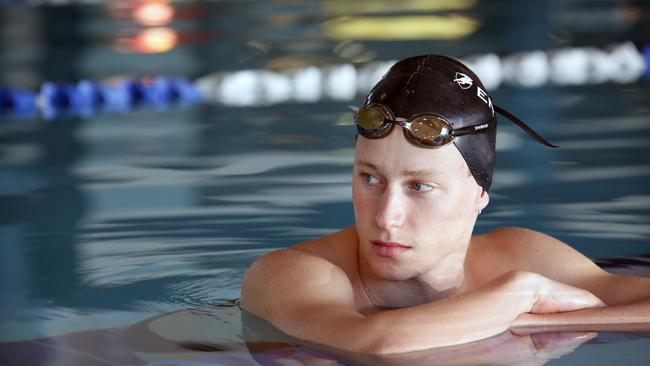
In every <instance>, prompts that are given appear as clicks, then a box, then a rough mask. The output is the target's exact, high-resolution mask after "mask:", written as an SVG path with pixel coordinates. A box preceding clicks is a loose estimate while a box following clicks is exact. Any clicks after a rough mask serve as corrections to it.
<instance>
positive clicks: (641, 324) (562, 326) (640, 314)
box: [511, 299, 650, 333]
mask: <svg viewBox="0 0 650 366" xmlns="http://www.w3.org/2000/svg"><path fill="white" fill-rule="evenodd" d="M511 329H513V330H515V331H517V332H527V333H528V332H540V331H576V330H581V331H632V330H649V329H650V299H645V300H642V301H639V302H636V303H632V304H626V305H616V306H607V307H600V308H591V309H584V310H577V311H569V312H561V313H552V314H522V315H521V316H519V317H518V318H517V319H516V320H515V321H514V323H513V324H512V327H511Z"/></svg>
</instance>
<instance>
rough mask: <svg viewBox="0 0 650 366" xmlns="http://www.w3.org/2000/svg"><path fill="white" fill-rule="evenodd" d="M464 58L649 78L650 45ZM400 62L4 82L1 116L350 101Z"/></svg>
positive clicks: (491, 65)
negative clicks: (31, 85) (23, 85)
mask: <svg viewBox="0 0 650 366" xmlns="http://www.w3.org/2000/svg"><path fill="white" fill-rule="evenodd" d="M461 61H463V62H464V63H465V64H467V65H468V66H469V67H470V68H472V69H473V70H474V71H475V72H476V74H477V75H479V77H481V79H482V80H483V84H484V85H485V86H486V88H487V89H488V90H495V89H497V88H498V87H499V86H500V85H501V84H504V83H505V84H509V85H513V86H516V87H520V88H534V87H540V86H543V85H546V84H549V83H550V84H556V85H585V84H598V83H605V82H616V83H632V82H635V81H637V80H639V79H640V78H641V77H643V78H645V79H650V68H649V67H648V65H650V44H646V45H644V46H641V47H637V46H635V45H634V44H633V43H632V42H624V43H621V44H616V45H611V46H608V47H606V48H604V49H598V48H594V47H581V48H562V49H556V50H549V51H530V52H519V53H516V54H511V55H507V56H503V57H499V56H497V55H496V54H485V55H475V56H469V57H465V58H462V59H461ZM394 62H395V61H392V60H389V61H372V62H368V63H365V64H363V65H352V64H339V65H327V66H323V67H316V66H309V67H304V68H295V69H290V70H285V71H282V72H275V71H269V70H240V71H234V72H217V73H213V74H209V75H205V76H203V77H200V78H198V79H196V80H194V81H190V80H188V79H185V78H182V77H168V76H152V77H143V78H138V79H132V78H115V79H113V80H106V81H93V80H81V81H79V82H77V83H76V84H72V83H63V82H50V81H48V82H44V83H43V84H42V85H41V88H40V90H39V91H38V92H34V91H29V90H25V89H18V88H3V87H0V120H6V119H9V120H12V119H25V118H35V117H38V116H40V117H41V118H42V119H44V120H52V119H56V118H59V117H79V118H87V117H91V116H93V115H95V114H113V113H128V112H130V111H133V110H134V109H140V108H150V109H154V110H166V109H169V108H173V107H175V106H180V105H192V104H196V103H199V102H206V103H214V104H220V105H228V106H239V107H255V106H261V105H272V104H277V103H285V102H298V103H309V102H317V101H320V100H323V99H329V100H337V101H352V100H353V99H354V98H355V97H356V96H357V95H359V94H365V93H366V92H368V91H369V90H370V88H371V87H372V85H374V84H375V83H376V82H377V81H378V80H379V79H380V78H381V77H382V76H383V74H384V73H385V72H386V71H387V70H388V68H390V66H392V64H393V63H394ZM7 117H8V118H7Z"/></svg>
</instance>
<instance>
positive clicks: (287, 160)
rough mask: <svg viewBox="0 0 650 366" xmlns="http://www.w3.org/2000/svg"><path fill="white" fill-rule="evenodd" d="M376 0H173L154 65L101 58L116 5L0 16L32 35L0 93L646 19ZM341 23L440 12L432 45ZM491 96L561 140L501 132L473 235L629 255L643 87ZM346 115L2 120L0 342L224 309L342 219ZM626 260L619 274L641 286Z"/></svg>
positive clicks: (637, 29) (647, 188)
mask: <svg viewBox="0 0 650 366" xmlns="http://www.w3.org/2000/svg"><path fill="white" fill-rule="evenodd" d="M373 3H375V4H379V5H375V6H376V7H377V8H370V7H368V8H363V7H361V8H356V7H352V8H350V7H349V6H348V5H346V4H347V3H345V2H342V1H323V2H318V3H308V4H305V3H300V2H248V3H247V5H246V6H242V5H241V4H239V3H238V2H228V1H224V2H185V3H179V4H178V5H177V10H176V15H175V16H176V19H175V20H174V22H173V23H172V26H173V27H172V29H174V30H177V31H178V44H177V45H176V46H175V48H173V49H171V50H169V51H168V52H164V53H157V54H144V53H139V52H136V51H137V50H130V51H129V52H126V53H124V52H125V51H119V50H118V49H117V48H116V44H117V43H116V42H117V41H118V40H120V39H121V40H122V41H120V42H122V43H120V44H123V43H124V42H123V39H129V37H137V32H136V30H139V29H140V28H138V27H140V26H139V25H137V24H135V25H134V24H132V23H133V22H132V21H131V20H129V19H125V18H124V15H123V14H122V13H120V12H121V11H123V10H120V9H117V10H116V9H114V8H110V7H102V6H97V5H83V6H82V5H77V6H72V5H70V6H59V7H45V6H38V7H25V6H9V5H3V6H1V7H0V11H1V12H2V16H3V24H5V26H4V28H3V31H2V32H3V34H9V33H10V32H9V29H14V27H15V26H16V24H17V23H16V22H17V20H16V19H20V22H22V23H23V24H25V23H29V24H28V25H29V26H25V27H23V28H21V29H23V30H22V32H23V33H29V32H32V35H29V34H27V35H26V36H25V35H23V36H24V37H36V39H37V42H25V44H26V46H25V47H24V48H21V49H20V50H21V51H20V52H19V51H18V50H17V51H15V52H13V51H11V48H10V47H9V46H7V45H8V44H9V43H6V42H3V43H2V46H0V47H1V48H2V55H3V57H2V65H3V66H2V68H1V69H2V72H1V74H2V81H3V84H10V85H16V86H23V87H33V86H34V85H33V84H34V82H39V81H44V80H78V79H81V78H91V79H100V78H104V77H107V76H111V75H118V74H130V75H140V74H142V73H145V72H150V73H156V74H176V75H184V76H187V77H192V78H196V77H199V76H202V75H205V74H208V73H210V72H213V71H237V70H242V69H264V68H278V67H282V66H283V65H297V66H305V65H317V66H319V67H326V66H327V65H330V64H341V63H349V62H353V61H355V62H362V61H364V58H365V60H366V61H367V60H390V59H397V58H401V57H404V56H407V55H412V54H418V53H424V52H440V53H447V54H450V55H453V56H458V57H464V56H468V55H473V54H485V53H488V52H496V53H497V54H503V55H506V54H512V53H514V52H518V51H529V50H537V49H539V50H546V49H556V48H560V47H565V46H596V47H605V46H606V45H607V44H609V43H611V42H622V41H626V40H632V41H640V40H644V39H642V38H641V37H642V36H643V35H644V34H648V32H647V31H648V26H649V23H648V21H647V19H645V20H644V19H643V18H642V17H641V18H635V17H634V14H637V15H638V12H641V13H643V12H644V11H645V12H646V13H647V11H648V8H647V5H645V6H642V5H640V4H636V3H624V4H619V3H603V2H594V4H592V5H593V6H591V7H589V8H588V9H589V10H586V9H587V8H583V7H578V6H577V5H575V4H576V3H573V2H562V1H554V2H549V3H547V4H546V5H539V4H538V5H529V4H525V5H524V4H519V3H518V2H515V1H508V2H501V3H499V4H498V5H494V4H492V3H490V4H488V3H487V2H478V1H465V2H463V1H461V2H455V3H453V4H451V5H448V6H447V7H446V8H443V9H433V8H431V6H433V5H431V4H433V3H429V2H422V1H407V2H404V5H403V7H404V8H400V9H395V8H392V9H391V8H390V7H388V5H390V4H392V3H382V2H373ZM443 3H444V2H441V3H439V4H443ZM360 4H362V5H363V4H365V6H370V3H364V2H361V3H360ZM387 4H388V5H387ZM435 4H438V3H435ZM572 4H573V5H572ZM580 4H582V3H580ZM364 9H365V10H364ZM635 11H636V12H637V13H635ZM16 14H18V15H20V17H18V16H17V15H16ZM345 14H348V15H350V14H351V15H355V16H359V17H360V16H362V15H373V14H374V15H375V16H378V15H382V16H387V17H397V16H398V15H426V16H442V17H443V18H445V17H446V19H447V20H449V19H451V22H450V23H449V25H448V27H452V28H453V29H455V30H456V31H455V32H457V38H456V39H451V40H450V39H442V38H440V37H438V38H436V36H435V35H436V34H439V33H436V30H435V29H433V30H430V29H429V30H426V29H425V30H426V31H427V32H429V33H426V32H425V33H424V36H421V37H423V38H419V39H415V40H414V39H413V38H416V36H417V35H413V34H411V35H410V37H411V39H410V40H403V39H391V40H385V39H384V40H381V39H369V40H366V39H362V38H363V37H362V36H359V35H356V36H355V35H353V34H350V33H341V32H344V30H345V29H347V28H345V27H343V26H340V27H337V26H336V25H337V24H339V25H341V24H343V25H345V23H344V20H345V19H343V20H341V18H340V17H341V16H342V15H345ZM539 14H546V16H539ZM456 15H462V16H464V17H466V18H461V19H458V18H454V16H456ZM12 19H13V20H12ZM436 19H438V18H431V19H429V20H430V21H436ZM438 20H440V19H438ZM326 21H335V22H334V23H332V22H326ZM387 21H388V20H384V22H387ZM336 22H339V23H336ZM341 22H343V23H341ZM398 24H399V23H398ZM452 28H449V29H452ZM391 29H392V28H391ZM46 30H47V31H46ZM337 32H338V33H337ZM423 32H424V31H423ZM450 32H451V31H448V32H446V33H445V32H443V33H444V34H450ZM463 32H465V33H463ZM454 34H456V33H454ZM383 36H384V37H388V36H387V35H386V34H384V35H383ZM6 37H9V36H6ZM21 37H22V36H21ZM345 37H348V38H345ZM354 37H361V38H359V39H357V38H354ZM365 37H368V36H367V35H366V36H365ZM14 42H16V41H14ZM136 43H137V42H136ZM136 43H133V44H136ZM15 44H22V43H14V45H15ZM30 80H31V81H30ZM30 83H31V84H30ZM493 96H494V99H495V100H496V101H497V103H498V104H500V105H502V106H504V107H507V108H509V109H510V110H511V111H512V112H513V113H514V114H516V115H518V116H520V117H521V118H522V119H524V120H525V121H526V122H527V123H529V124H530V125H531V126H532V127H533V128H534V129H536V130H537V131H539V132H540V133H541V134H542V135H544V136H547V137H548V138H549V139H550V140H551V141H553V142H555V143H557V144H558V145H560V146H561V148H560V149H558V150H551V149H545V148H542V147H540V146H538V145H537V144H536V143H535V142H534V141H532V140H530V139H528V138H527V136H526V135H525V134H523V133H522V132H521V131H520V130H518V128H517V127H515V126H514V125H511V124H509V123H507V122H501V123H500V126H499V134H498V137H497V140H498V143H497V150H498V162H497V167H496V172H495V181H494V184H493V188H492V193H491V198H492V200H491V203H490V206H488V208H487V210H485V211H484V213H483V214H482V215H481V217H480V219H479V220H478V225H477V231H486V230H490V229H492V228H495V227H498V226H504V225H517V226H524V227H530V228H534V229H537V230H540V231H543V232H547V233H549V234H551V235H554V236H556V237H558V238H559V239H561V240H563V241H565V242H567V243H570V244H571V245H573V246H574V247H575V248H577V249H579V250H580V251H582V252H584V253H585V254H587V255H588V256H590V257H592V258H597V259H603V258H620V257H629V256H644V255H646V256H647V255H648V254H649V253H650V250H649V249H648V248H649V246H648V242H649V240H650V229H649V227H650V226H649V225H648V222H649V218H650V185H649V184H648V175H650V154H649V153H650V147H649V146H650V117H649V116H650V109H648V106H649V105H650V84H649V83H648V82H647V80H646V81H637V82H634V83H603V84H589V85H582V86H562V85H554V84H547V85H545V86H541V87H536V88H522V87H515V86H512V85H503V86H501V87H500V88H498V89H497V90H495V91H494V92H493ZM359 101H360V95H359V96H356V97H355V98H354V99H353V100H349V101H336V100H331V99H323V100H320V101H317V102H312V103H293V102H288V103H280V104H270V105H262V106H251V107H236V106H226V105H220V104H218V103H205V104H201V105H196V106H188V107H178V108H170V109H167V110H164V111H160V110H154V109H140V110H136V111H133V112H131V113H128V114H98V115H95V116H93V117H90V118H62V119H57V120H52V121H47V122H46V121H42V120H39V119H21V120H14V119H9V120H3V123H1V124H0V151H1V153H0V176H1V177H2V179H1V180H0V182H1V183H0V199H1V201H2V204H1V205H0V238H1V239H0V240H1V241H2V246H1V248H2V254H1V255H0V258H1V259H0V260H1V261H2V265H1V266H0V268H1V270H2V278H3V281H2V287H1V288H0V298H1V299H2V301H1V302H0V307H1V308H0V309H1V310H2V311H1V312H0V323H1V324H2V329H1V330H0V341H2V342H10V341H16V340H25V339H36V338H40V337H52V336H59V335H63V334H67V333H70V332H75V331H82V330H95V329H103V328H119V327H125V326H128V325H132V324H135V323H137V322H139V321H143V320H145V319H148V318H150V317H154V316H158V315H161V314H167V313H171V312H173V311H177V310H187V309H191V308H204V307H206V306H208V304H213V303H221V302H224V301H227V300H229V299H234V298H236V297H238V296H239V287H240V283H241V278H242V275H243V273H244V271H245V269H246V268H247V267H248V266H249V265H250V264H251V263H252V262H253V261H254V260H255V259H256V258H258V257H259V256H261V255H262V254H264V253H266V252H268V251H269V250H272V249H275V248H281V247H286V246H288V245H291V244H293V243H297V242H300V241H303V240H305V239H309V238H313V237H315V236H320V235H323V234H326V233H330V232H333V231H335V230H338V229H340V228H343V227H346V226H349V225H351V224H352V223H353V222H354V218H353V213H352V205H351V188H350V181H351V177H350V173H351V164H352V152H353V148H354V131H353V127H352V126H351V125H350V123H349V122H350V118H349V108H348V107H349V106H350V105H356V104H358V103H359ZM638 263H641V264H639V265H638V267H635V268H633V269H632V271H633V272H634V273H644V274H645V275H647V266H645V267H644V266H643V265H642V263H643V262H638ZM644 268H646V269H644ZM644 271H645V272H644ZM233 311H234V312H236V311H235V310H234V308H233ZM233 317H235V318H236V315H233ZM213 318H218V319H219V317H218V316H217V317H212V318H211V319H213ZM231 325H232V323H231ZM232 327H233V328H226V329H236V328H237V327H236V326H235V325H232ZM226 333H227V334H228V335H230V336H237V334H238V333H237V330H233V331H232V333H229V332H226ZM103 334H108V333H103ZM197 337H198V335H197ZM617 337H618V338H617ZM626 337H627V338H626ZM630 338H633V339H630ZM598 339H600V340H601V341H602V342H608V340H609V343H608V344H607V345H601V344H599V343H602V342H598ZM625 339H627V340H625ZM612 340H617V341H616V342H615V341H612ZM647 346H648V340H647V338H644V337H643V336H642V335H639V334H636V335H631V336H630V335H624V334H623V333H616V334H615V335H610V336H603V337H602V338H596V340H595V341H592V343H590V344H588V345H586V346H584V347H581V348H579V349H578V351H576V352H574V353H571V354H569V355H567V356H565V357H563V358H560V359H557V360H554V361H552V363H557V364H562V363H567V364H571V363H573V364H574V363H576V362H586V361H585V360H589V359H596V358H597V357H598V358H599V359H600V360H604V359H603V358H600V357H605V356H603V354H607V353H615V354H617V355H618V357H622V356H620V355H621V354H622V353H623V352H625V354H626V355H629V357H630V360H629V362H627V364H633V363H634V362H637V364H643V362H647V361H648V357H649V356H648V355H647V352H646V351H644V350H645V347H647ZM125 349H128V348H125ZM161 352H162V351H161ZM64 353H65V352H64ZM572 357H573V358H572ZM162 359H164V357H162ZM47 360H48V359H47V358H46V359H45V361H42V363H41V364H47V362H48V361H47ZM50 360H51V359H50ZM150 362H153V361H150ZM612 362H613V361H612Z"/></svg>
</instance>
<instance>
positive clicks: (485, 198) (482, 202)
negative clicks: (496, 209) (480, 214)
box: [476, 188, 490, 211]
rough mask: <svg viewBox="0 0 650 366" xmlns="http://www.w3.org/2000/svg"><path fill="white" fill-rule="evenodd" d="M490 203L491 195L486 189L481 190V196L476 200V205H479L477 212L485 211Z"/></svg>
mask: <svg viewBox="0 0 650 366" xmlns="http://www.w3.org/2000/svg"><path fill="white" fill-rule="evenodd" d="M488 203H490V195H489V194H488V192H487V191H486V190H485V189H483V188H481V195H480V196H478V199H477V200H476V204H477V207H476V210H477V211H481V210H483V209H485V207H487V205H488Z"/></svg>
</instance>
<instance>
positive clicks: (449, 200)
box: [241, 55, 650, 354]
mask: <svg viewBox="0 0 650 366" xmlns="http://www.w3.org/2000/svg"><path fill="white" fill-rule="evenodd" d="M495 108H496V110H497V111H498V112H499V113H501V114H504V115H505V116H507V117H508V118H510V119H511V120H513V122H515V123H516V124H518V125H519V126H520V127H521V128H523V129H524V130H525V131H526V132H528V133H529V134H530V135H531V136H533V137H534V138H535V139H537V140H538V141H540V142H541V143H544V144H547V145H550V144H548V143H547V142H546V141H545V140H544V139H543V138H541V137H540V136H539V135H537V134H536V133H535V132H534V131H532V130H531V129H530V128H529V127H528V126H526V125H525V124H523V122H521V121H519V120H518V119H516V118H515V117H514V116H512V115H510V114H508V113H507V112H505V111H503V110H501V109H499V108H498V107H495V106H493V104H492V100H491V98H490V97H489V96H488V94H487V92H486V91H485V88H484V87H483V85H482V84H481V82H480V80H479V79H478V78H477V77H476V75H475V74H474V73H473V72H472V71H471V70H469V69H468V68H467V67H466V66H464V65H463V64H461V63H459V62H458V61H455V60H453V59H450V58H447V57H444V56H438V55H425V56H418V57H413V58H409V59H406V60H403V61H400V62H398V63H397V64H395V65H394V66H393V67H392V68H391V69H390V70H389V71H388V73H387V74H386V75H385V76H384V78H383V79H382V80H381V81H380V82H379V83H378V84H377V85H376V86H375V87H374V88H373V90H372V91H371V92H370V94H369V95H368V97H367V99H366V102H365V103H364V106H363V108H361V109H360V110H359V111H358V112H357V114H356V116H355V122H356V124H357V129H358V132H359V135H360V136H359V137H358V139H357V144H356V149H355V156H354V168H353V183H352V184H353V187H352V191H353V203H354V213H355V219H356V224H355V225H354V226H352V227H349V228H347V229H344V230H342V231H339V232H336V233H334V234H331V235H328V236H325V237H322V238H318V239H315V240H311V241H308V242H305V243H301V244H298V245H295V246H293V247H290V248H288V249H284V250H279V251H275V252H272V253H269V254H267V255H265V256H264V257H262V258H260V259H259V260H258V261H257V262H256V263H255V264H254V265H253V266H252V267H251V268H250V269H249V270H248V272H247V273H246V276H245V279H244V284H243V287H242V296H241V305H242V306H243V308H244V309H246V310H248V311H249V312H251V313H253V314H255V315H257V316H259V317H262V318H264V319H266V320H268V321H269V322H270V323H272V324H273V325H274V326H276V327H277V328H279V329H281V330H283V331H284V332H286V333H287V334H289V335H291V336H294V337H297V338H301V339H305V340H308V341H312V342H317V343H321V344H325V345H329V346H333V347H338V348H342V349H346V350H351V351H355V352H362V353H382V354H383V353H397V352H407V351H414V350H422V349H428V348H433V347H441V346H449V345H454V344H460V343H465V342H470V341H474V340H478V339H482V338H485V337H489V336H492V335H496V334H498V333H501V332H504V331H506V330H508V329H515V328H517V327H534V326H560V327H561V326H572V325H583V328H590V327H591V328H593V327H594V324H602V323H644V322H645V323H647V322H650V278H640V277H622V276H616V275H613V274H608V273H607V272H605V271H603V270H601V269H600V268H599V267H598V266H596V265H595V264H594V263H593V262H592V261H590V260H589V259H588V258H586V257H584V256H583V255H582V254H580V253H578V252H577V251H575V250H573V249H572V248H571V247H570V246H568V245H566V244H564V243H562V242H560V241H558V240H556V239H554V238H552V237H550V236H547V235H544V234H542V233H539V232H535V231H532V230H527V229H523V228H514V227H510V228H501V229H498V230H494V231H491V232H488V233H485V234H481V235H472V231H473V228H474V225H475V222H476V218H477V215H479V214H480V213H481V210H482V209H484V208H485V207H486V206H487V204H488V202H489V195H488V190H489V188H490V184H491V181H492V170H493V167H494V162H495V149H494V148H495V137H496V117H495V113H494V110H495ZM550 146H552V145H550Z"/></svg>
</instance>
